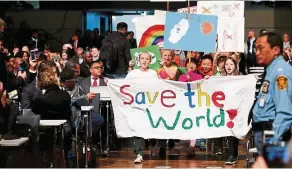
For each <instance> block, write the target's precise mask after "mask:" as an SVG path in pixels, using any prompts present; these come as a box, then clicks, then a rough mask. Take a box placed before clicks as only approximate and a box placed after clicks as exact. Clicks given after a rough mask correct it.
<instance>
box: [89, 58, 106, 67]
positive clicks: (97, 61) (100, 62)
mask: <svg viewBox="0 0 292 169" xmlns="http://www.w3.org/2000/svg"><path fill="white" fill-rule="evenodd" d="M95 63H99V64H103V62H102V61H101V60H96V61H93V62H91V64H90V66H89V67H90V68H91V67H92V65H93V64H95Z"/></svg>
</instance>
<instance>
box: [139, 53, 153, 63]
mask: <svg viewBox="0 0 292 169" xmlns="http://www.w3.org/2000/svg"><path fill="white" fill-rule="evenodd" d="M142 54H148V55H149V56H150V62H151V61H152V56H151V55H150V53H149V52H142V53H140V54H139V60H140V58H141V55H142Z"/></svg>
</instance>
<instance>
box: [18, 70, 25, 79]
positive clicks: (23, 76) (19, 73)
mask: <svg viewBox="0 0 292 169" xmlns="http://www.w3.org/2000/svg"><path fill="white" fill-rule="evenodd" d="M17 76H18V77H22V78H23V79H26V78H27V75H26V71H24V72H21V71H19V72H18V74H17Z"/></svg>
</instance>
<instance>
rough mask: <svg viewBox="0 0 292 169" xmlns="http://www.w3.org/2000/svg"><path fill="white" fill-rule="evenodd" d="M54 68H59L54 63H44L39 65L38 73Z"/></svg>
mask: <svg viewBox="0 0 292 169" xmlns="http://www.w3.org/2000/svg"><path fill="white" fill-rule="evenodd" d="M53 68H57V64H56V63H55V62H53V61H50V60H48V61H42V62H41V63H40V64H39V67H38V72H42V71H44V70H46V69H53Z"/></svg>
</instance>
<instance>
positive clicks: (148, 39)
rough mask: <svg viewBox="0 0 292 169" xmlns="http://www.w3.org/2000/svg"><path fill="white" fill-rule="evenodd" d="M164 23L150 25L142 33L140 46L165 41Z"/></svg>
mask: <svg viewBox="0 0 292 169" xmlns="http://www.w3.org/2000/svg"><path fill="white" fill-rule="evenodd" d="M163 37H164V25H153V26H151V27H149V28H148V29H147V30H146V31H145V32H144V33H143V35H142V37H141V40H140V43H139V48H141V47H146V46H153V45H158V44H159V43H162V42H163Z"/></svg>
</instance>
